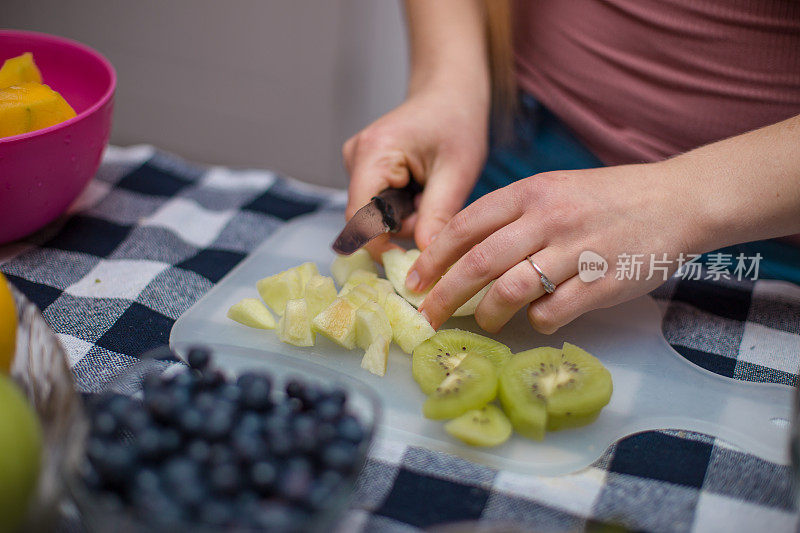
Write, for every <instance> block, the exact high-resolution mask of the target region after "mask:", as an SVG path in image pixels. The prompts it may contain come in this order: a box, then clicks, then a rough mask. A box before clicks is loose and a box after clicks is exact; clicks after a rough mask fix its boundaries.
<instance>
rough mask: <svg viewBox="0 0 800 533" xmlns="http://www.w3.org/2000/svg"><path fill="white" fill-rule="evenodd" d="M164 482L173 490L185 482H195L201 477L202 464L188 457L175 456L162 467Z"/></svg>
mask: <svg viewBox="0 0 800 533" xmlns="http://www.w3.org/2000/svg"><path fill="white" fill-rule="evenodd" d="M162 475H163V476H164V482H165V484H166V485H167V487H169V488H170V489H171V490H175V488H176V487H178V486H180V485H184V484H195V483H197V482H198V480H199V479H200V466H199V465H198V464H197V463H196V462H194V461H192V460H191V459H188V458H186V457H175V458H172V459H170V460H168V461H167V462H166V463H164V466H163V467H162Z"/></svg>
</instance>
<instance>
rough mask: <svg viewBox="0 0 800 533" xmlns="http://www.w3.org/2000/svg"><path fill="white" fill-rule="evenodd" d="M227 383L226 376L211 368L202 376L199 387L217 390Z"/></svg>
mask: <svg viewBox="0 0 800 533" xmlns="http://www.w3.org/2000/svg"><path fill="white" fill-rule="evenodd" d="M224 383H225V374H223V373H222V371H221V370H219V369H216V368H213V369H212V368H209V369H206V370H205V371H203V373H202V374H200V378H199V380H198V385H199V386H200V388H201V389H205V390H215V389H216V388H217V387H219V386H220V385H222V384H224Z"/></svg>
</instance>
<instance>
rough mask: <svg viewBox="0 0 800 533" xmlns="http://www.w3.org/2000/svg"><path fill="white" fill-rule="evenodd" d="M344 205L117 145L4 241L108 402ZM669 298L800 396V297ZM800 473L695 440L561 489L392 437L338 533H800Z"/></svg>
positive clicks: (12, 263)
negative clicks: (82, 183) (459, 532)
mask: <svg viewBox="0 0 800 533" xmlns="http://www.w3.org/2000/svg"><path fill="white" fill-rule="evenodd" d="M344 202H345V194H344V192H343V191H336V190H331V189H322V188H316V187H311V186H308V185H304V184H302V183H300V182H297V181H294V180H290V179H287V178H285V177H282V176H278V175H276V174H274V173H272V172H267V171H257V170H231V169H227V168H221V167H204V166H199V165H194V164H192V163H189V162H186V161H183V160H181V159H180V158H178V157H175V156H173V155H169V154H165V153H161V152H158V151H157V150H154V149H153V148H151V147H147V146H137V147H131V148H126V149H119V148H109V149H108V151H107V152H106V154H105V158H104V162H103V165H102V167H101V169H100V171H99V172H98V174H97V176H96V178H95V179H94V180H93V181H92V182H91V183H90V185H89V187H88V188H87V189H86V191H85V193H84V194H83V195H82V196H81V198H80V199H79V200H78V201H77V202H76V204H75V205H74V206H73V208H72V209H71V210H70V213H69V214H68V215H67V216H65V217H63V218H62V219H60V220H59V221H57V222H56V223H53V224H51V225H50V226H49V227H47V228H46V229H44V230H42V231H40V232H39V233H37V234H35V235H33V236H31V237H29V238H27V239H25V240H23V241H21V242H19V243H16V244H12V245H6V246H0V270H1V271H2V272H4V273H5V274H6V275H7V277H8V278H9V280H11V282H12V283H14V285H16V286H17V287H18V288H19V289H20V290H21V291H22V292H23V293H25V294H26V295H27V297H28V298H29V299H31V300H32V301H33V302H35V303H36V304H37V305H38V306H39V307H40V308H41V310H42V312H43V315H44V317H45V319H46V320H47V322H48V323H49V324H50V326H51V327H52V328H53V330H55V332H56V333H57V334H58V336H59V338H60V340H61V342H62V343H63V345H64V347H65V348H66V351H67V353H68V354H69V358H70V365H71V367H72V370H73V373H74V376H75V380H76V382H77V385H78V387H79V388H80V389H81V390H83V391H93V390H96V389H98V388H99V387H100V386H101V385H102V384H103V383H105V382H107V381H108V380H110V379H111V378H113V377H114V376H116V375H118V374H119V373H120V372H121V371H123V370H124V369H125V368H127V367H128V366H130V365H131V364H133V363H134V362H135V361H136V357H137V356H138V355H139V354H141V353H142V352H144V351H146V350H148V349H150V348H154V347H156V346H159V345H163V344H165V343H166V342H167V339H168V336H169V331H170V328H171V327H172V324H173V322H174V321H175V320H176V319H177V318H178V317H179V316H180V314H181V313H182V312H183V311H185V310H186V309H188V308H189V306H191V305H192V304H193V303H194V302H196V301H197V300H198V299H199V298H200V297H201V296H202V295H203V294H204V293H205V292H206V291H207V290H208V289H209V288H211V287H212V285H213V284H214V283H216V282H217V281H218V280H219V279H220V278H221V277H222V276H224V275H225V273H226V272H228V271H229V270H230V269H231V268H232V267H233V266H234V265H236V264H237V263H238V262H239V261H241V260H242V259H243V258H244V257H245V256H246V255H247V253H248V252H249V251H250V250H252V249H253V248H254V247H255V246H256V245H257V244H258V243H259V242H261V241H262V240H263V239H264V238H266V237H267V236H268V235H270V234H271V233H272V232H273V231H275V230H276V229H277V228H279V227H280V226H281V225H282V224H284V223H285V222H286V221H287V220H289V219H291V218H292V217H294V216H297V215H300V214H304V213H309V212H312V211H315V210H318V209H338V210H341V209H343V206H344ZM654 296H656V298H657V299H658V301H659V303H660V304H661V305H662V307H663V309H664V313H665V314H664V321H663V330H664V334H665V336H666V338H667V340H668V341H669V342H670V343H671V344H672V345H673V346H674V347H675V349H676V350H678V351H679V352H680V353H681V354H683V355H684V356H685V357H687V358H688V359H689V360H691V361H693V362H695V363H697V364H698V365H700V366H703V367H705V368H708V369H710V370H712V371H714V372H717V373H720V374H723V375H725V376H729V377H733V378H736V379H742V380H753V381H770V382H776V383H784V384H788V385H796V382H797V369H798V365H800V287H798V286H796V285H792V284H789V283H785V282H780V281H770V280H760V281H756V282H753V281H742V282H736V281H721V282H710V281H689V280H677V279H673V280H671V281H670V282H669V283H668V284H667V285H665V286H663V287H662V288H661V289H659V290H658V291H656V293H654ZM791 479H792V475H791V472H790V469H789V467H786V466H781V465H777V464H772V463H769V462H765V461H763V460H761V459H758V458H756V457H753V456H751V455H748V454H746V453H743V452H742V451H739V450H737V449H734V448H733V447H731V446H729V445H726V444H725V443H724V442H720V441H719V440H718V439H714V438H712V437H708V436H704V435H698V434H692V433H686V432H680V431H653V432H646V433H641V434H638V435H634V436H631V437H628V438H626V439H624V440H622V441H620V442H619V443H617V444H616V445H615V446H613V447H612V448H610V449H609V450H607V452H606V453H605V455H604V456H603V457H602V459H600V460H599V461H598V462H597V463H595V464H594V465H593V466H591V467H589V468H587V469H584V470H582V471H580V472H577V473H575V474H572V475H568V476H563V477H557V478H544V477H535V476H529V475H521V474H518V473H515V472H511V471H496V470H492V469H490V468H487V467H484V466H479V465H475V464H472V463H469V462H467V461H464V460H462V459H458V458H455V457H452V456H448V455H445V454H442V453H437V452H432V451H429V450H425V449H421V448H416V447H409V446H406V445H404V444H403V443H401V442H392V441H380V442H377V443H376V445H375V447H374V448H373V450H372V452H371V459H370V461H369V462H368V464H367V467H366V469H365V471H364V472H363V473H362V475H361V477H360V480H359V484H358V491H357V494H356V495H355V497H354V498H353V503H352V508H351V510H350V511H349V512H348V513H347V515H346V516H345V518H344V521H343V522H342V524H341V525H340V530H341V531H348V532H349V531H416V530H418V528H428V527H432V526H437V525H442V524H445V523H452V522H469V523H470V524H469V526H475V522H473V521H480V523H483V524H506V525H509V526H510V525H516V526H517V527H518V528H519V530H523V531H531V530H532V531H574V530H578V531H580V530H582V529H583V528H584V527H585V526H586V524H587V521H590V520H600V521H607V522H613V523H617V524H621V525H623V526H625V527H627V528H630V529H636V530H640V529H641V530H652V531H743V532H751V531H764V532H777V531H795V530H797V527H798V512H797V508H796V506H795V503H794V493H793V488H792V483H791ZM467 530H469V529H467ZM501 530H502V529H501Z"/></svg>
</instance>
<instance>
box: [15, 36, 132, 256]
mask: <svg viewBox="0 0 800 533" xmlns="http://www.w3.org/2000/svg"><path fill="white" fill-rule="evenodd" d="M25 52H33V57H34V60H35V61H36V64H37V65H38V66H39V69H40V70H41V71H42V81H43V82H44V83H46V84H47V85H49V86H50V87H51V88H52V89H54V90H56V91H58V92H59V93H61V95H62V96H63V97H64V99H66V101H67V102H69V104H70V105H71V106H72V107H73V109H75V112H76V113H77V116H76V117H74V118H71V119H70V120H67V121H66V122H62V123H61V124H56V125H55V126H51V127H49V128H45V129H43V130H38V131H33V132H31V133H24V134H22V135H14V136H12V137H4V138H0V244H3V243H6V242H10V241H13V240H16V239H19V238H21V237H24V236H25V235H28V234H30V233H32V232H34V231H36V230H37V229H39V228H41V227H42V226H44V225H45V224H47V223H48V222H51V221H52V220H54V219H55V218H56V217H58V216H59V215H60V214H61V213H63V212H64V211H65V210H66V209H67V207H69V205H70V203H72V201H73V200H75V198H76V197H77V196H78V195H79V194H80V192H81V191H82V190H83V188H84V187H85V186H86V184H87V183H88V182H89V180H90V179H91V178H92V176H93V175H94V173H95V172H97V167H98V165H99V164H100V157H101V156H102V154H103V149H104V148H105V146H106V144H107V143H108V137H109V135H110V133H111V115H112V113H113V109H114V89H115V88H116V85H117V75H116V73H115V72H114V67H112V66H111V63H109V62H108V60H107V59H106V58H104V57H103V56H102V55H100V54H99V53H98V52H96V51H95V50H92V49H91V48H89V47H88V46H84V45H82V44H80V43H77V42H75V41H71V40H69V39H64V38H63V37H56V36H53V35H45V34H43V33H34V32H27V31H15V30H0V63H2V62H3V61H5V60H6V59H8V58H9V57H14V56H17V55H20V54H22V53H25Z"/></svg>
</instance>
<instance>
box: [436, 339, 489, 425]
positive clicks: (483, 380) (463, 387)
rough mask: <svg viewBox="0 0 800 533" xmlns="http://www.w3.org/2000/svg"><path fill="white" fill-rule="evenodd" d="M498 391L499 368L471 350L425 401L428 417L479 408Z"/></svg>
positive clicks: (440, 416)
mask: <svg viewBox="0 0 800 533" xmlns="http://www.w3.org/2000/svg"><path fill="white" fill-rule="evenodd" d="M496 395H497V370H496V369H495V367H494V365H493V364H492V362H491V361H489V360H488V359H487V358H485V357H483V356H481V355H477V354H469V355H468V356H466V357H465V358H464V360H463V361H461V364H459V365H458V366H457V367H456V368H455V369H454V370H453V371H452V372H450V375H449V376H447V377H446V378H444V380H443V381H442V382H441V383H439V386H438V387H436V389H435V390H434V391H433V392H432V393H431V395H430V396H428V399H427V400H425V403H424V404H423V405H422V414H423V415H425V416H426V417H427V418H433V419H436V420H441V419H445V418H455V417H457V416H461V415H463V414H464V413H466V412H467V411H469V410H471V409H480V408H481V407H483V406H484V405H486V404H487V403H489V402H491V401H492V400H493V399H494V397H495V396H496Z"/></svg>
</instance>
